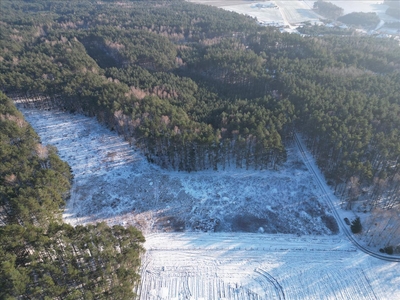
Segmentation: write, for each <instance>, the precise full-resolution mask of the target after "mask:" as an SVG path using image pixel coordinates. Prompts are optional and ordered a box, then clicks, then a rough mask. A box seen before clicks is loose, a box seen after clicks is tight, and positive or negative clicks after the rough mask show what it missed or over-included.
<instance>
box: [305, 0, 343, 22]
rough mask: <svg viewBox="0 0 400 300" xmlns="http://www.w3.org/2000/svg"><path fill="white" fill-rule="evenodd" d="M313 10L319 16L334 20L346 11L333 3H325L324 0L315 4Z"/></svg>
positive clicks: (319, 0)
mask: <svg viewBox="0 0 400 300" xmlns="http://www.w3.org/2000/svg"><path fill="white" fill-rule="evenodd" d="M313 8H314V9H316V10H317V12H318V13H319V14H321V15H323V16H324V17H326V18H329V19H333V20H335V19H337V18H339V17H340V16H341V15H343V11H344V10H343V8H341V7H339V6H337V5H335V4H333V3H331V2H325V1H323V0H318V1H317V2H314V6H313Z"/></svg>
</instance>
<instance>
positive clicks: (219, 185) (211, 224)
mask: <svg viewBox="0 0 400 300" xmlns="http://www.w3.org/2000/svg"><path fill="white" fill-rule="evenodd" d="M23 112H24V114H25V116H26V118H27V120H28V121H29V122H30V123H31V124H32V125H33V126H34V128H35V130H36V131H37V132H38V133H39V135H40V136H41V139H42V142H43V143H44V144H52V145H54V146H56V147H57V148H58V150H59V154H60V156H61V157H62V158H63V159H65V160H66V161H67V162H68V163H69V164H70V166H71V168H72V170H73V172H74V175H75V182H74V185H73V189H72V196H71V200H70V201H69V202H68V206H67V209H66V213H65V220H66V221H67V222H71V223H73V224H79V223H87V222H93V221H98V220H105V221H107V222H108V223H110V224H127V223H129V224H132V225H135V226H137V227H138V228H140V229H141V230H143V231H144V232H146V233H147V232H166V231H183V230H192V231H223V232H232V231H242V232H253V233H255V232H258V231H260V232H266V233H277V232H279V233H292V234H298V235H302V234H335V233H337V224H336V222H335V220H334V218H333V216H332V214H331V212H330V211H329V209H328V207H327V205H326V204H325V203H324V202H321V201H319V200H318V199H319V198H320V197H319V193H320V191H319V190H318V188H317V185H316V183H315V182H314V180H313V177H312V175H311V174H310V173H309V172H308V170H307V168H306V167H305V165H304V163H303V162H302V161H301V159H300V158H299V156H298V154H297V148H296V147H294V146H292V147H289V160H288V162H287V163H286V164H285V166H284V167H282V168H281V169H280V170H279V171H271V170H263V171H254V170H247V171H246V170H237V169H227V170H225V171H222V170H221V171H218V172H214V171H204V172H195V173H187V172H174V171H166V170H161V169H159V168H158V167H156V166H154V165H150V164H148V163H147V161H146V160H145V159H144V158H143V157H142V156H141V154H140V153H139V151H135V150H134V149H133V148H131V147H130V146H129V144H128V143H127V142H125V141H124V140H122V138H120V137H118V136H117V135H116V133H111V132H110V131H109V130H107V129H106V128H105V127H103V126H101V125H100V124H98V123H97V122H96V120H95V119H90V118H86V117H84V116H81V115H71V114H67V113H62V112H56V111H38V110H23Z"/></svg>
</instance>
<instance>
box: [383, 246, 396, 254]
mask: <svg viewBox="0 0 400 300" xmlns="http://www.w3.org/2000/svg"><path fill="white" fill-rule="evenodd" d="M393 250H394V249H393V246H387V247H385V248H383V251H384V252H385V253H387V254H390V255H392V254H393V252H394V251H393Z"/></svg>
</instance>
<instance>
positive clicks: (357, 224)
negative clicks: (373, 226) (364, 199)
mask: <svg viewBox="0 0 400 300" xmlns="http://www.w3.org/2000/svg"><path fill="white" fill-rule="evenodd" d="M350 228H351V231H352V232H353V233H360V232H361V230H362V225H361V221H360V217H357V218H356V219H355V220H353V221H352V222H351V227H350Z"/></svg>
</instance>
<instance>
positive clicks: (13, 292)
mask: <svg viewBox="0 0 400 300" xmlns="http://www.w3.org/2000/svg"><path fill="white" fill-rule="evenodd" d="M0 162H1V163H0V221H1V226H0V299H25V298H29V299H46V298H47V299H60V298H62V299H132V298H133V297H134V296H135V295H134V294H133V292H132V289H133V287H134V286H135V285H136V284H138V282H139V275H138V273H137V272H138V268H139V266H140V257H139V256H140V254H141V253H142V251H143V248H142V246H141V244H142V243H143V242H144V238H143V236H142V234H141V233H140V232H139V231H138V230H136V229H135V228H133V227H128V228H123V227H121V226H114V227H112V228H110V227H108V226H107V225H106V224H105V223H100V224H96V225H89V226H77V227H72V226H70V225H68V224H62V223H61V208H62V207H63V206H64V205H65V199H66V198H67V197H68V193H69V189H70V182H71V178H72V176H71V173H70V169H69V166H68V165H67V164H66V163H65V162H63V161H61V160H60V158H59V157H58V156H57V151H56V149H55V147H53V146H43V145H41V144H40V143H39V138H38V137H37V135H36V133H35V132H34V131H33V130H32V128H31V127H30V126H29V124H28V123H27V122H26V121H25V120H24V118H23V116H22V115H21V114H20V113H19V112H18V111H17V109H16V108H15V106H14V105H13V103H12V102H11V100H10V99H8V98H7V97H6V96H5V95H4V94H3V93H1V92H0Z"/></svg>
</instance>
